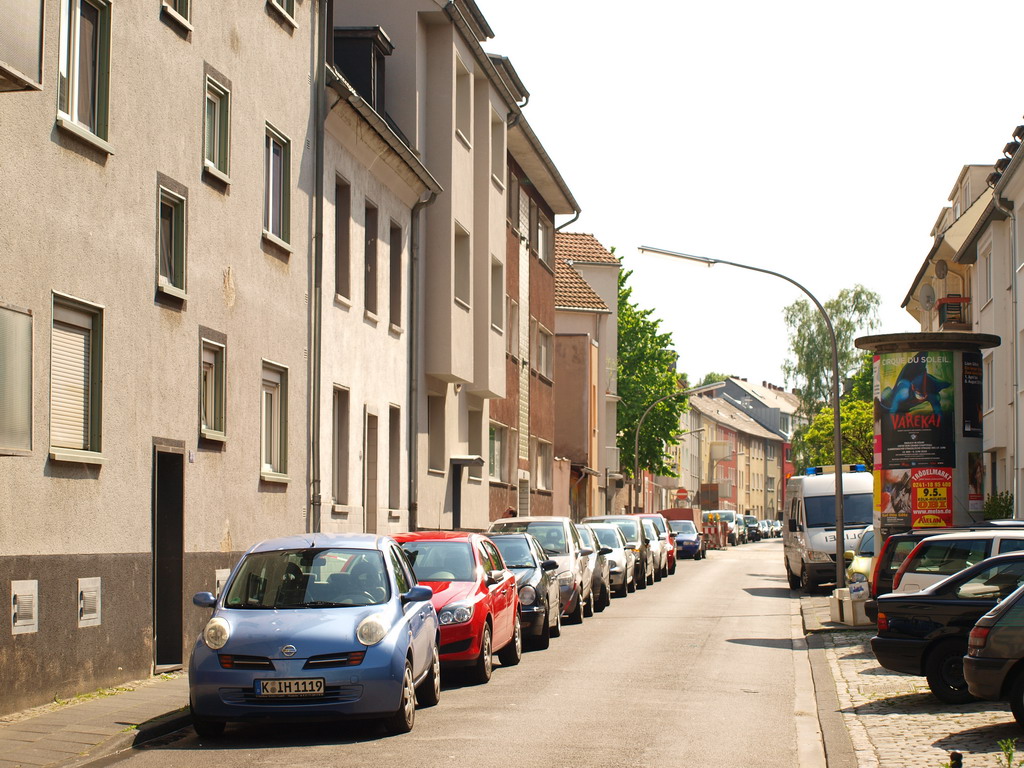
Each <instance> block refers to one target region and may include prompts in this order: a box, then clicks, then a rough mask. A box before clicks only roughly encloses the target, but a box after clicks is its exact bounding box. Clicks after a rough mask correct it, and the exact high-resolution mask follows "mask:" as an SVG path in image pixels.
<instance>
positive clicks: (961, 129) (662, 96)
mask: <svg viewBox="0 0 1024 768" xmlns="http://www.w3.org/2000/svg"><path fill="white" fill-rule="evenodd" d="M478 4H479V6H480V8H481V10H482V11H483V13H484V15H485V16H486V18H487V20H488V22H489V23H490V25H491V27H492V29H493V30H494V32H495V37H494V39H493V40H490V41H488V42H487V43H486V45H485V48H486V49H487V50H488V52H490V53H498V54H502V55H505V56H508V57H509V59H510V60H511V61H512V64H513V66H514V67H515V68H516V71H517V72H518V73H519V75H520V77H521V78H522V80H523V82H524V84H525V85H526V87H527V89H528V90H529V91H530V94H531V98H530V102H529V104H528V105H527V107H526V109H525V110H524V113H525V115H526V117H527V119H528V120H529V121H530V124H531V125H532V126H533V128H534V130H535V131H536V133H537V135H538V136H539V137H540V140H541V142H542V143H543V144H544V146H545V148H546V149H547V151H548V153H549V154H550V155H551V157H552V159H553V160H554V162H555V164H556V165H557V167H558V169H559V171H560V172H561V174H562V176H563V177H564V178H565V180H566V183H567V184H568V185H569V188H570V189H571V190H572V192H573V195H574V196H575V198H576V200H577V201H578V202H579V204H580V207H581V208H582V210H583V214H582V215H581V217H580V219H579V220H578V221H577V222H575V223H574V224H572V225H571V226H570V227H569V228H568V230H567V231H575V232H592V233H593V234H594V235H595V236H596V237H597V239H598V240H600V241H601V242H602V243H603V244H604V245H605V246H606V247H608V248H611V247H613V246H614V247H616V253H617V254H618V255H620V256H623V257H624V262H625V265H626V268H627V269H632V270H634V275H633V278H632V284H633V286H634V293H633V295H634V298H635V299H636V301H637V302H638V303H639V304H640V305H641V306H643V307H650V308H654V309H655V314H656V316H658V317H660V318H662V320H663V323H662V327H663V329H664V330H668V331H671V332H672V334H673V339H674V341H675V346H676V349H677V351H678V352H679V355H680V362H679V369H680V370H681V371H684V372H686V373H688V374H689V375H690V378H691V381H695V380H698V379H699V378H701V377H703V375H704V374H705V373H707V372H709V371H716V372H721V373H727V374H734V375H737V376H743V377H746V378H748V379H749V380H750V381H753V382H757V383H760V382H761V381H764V380H767V381H770V382H773V383H775V384H782V383H783V377H782V373H781V363H782V361H783V359H784V358H785V357H786V355H787V352H788V343H787V338H786V328H785V325H784V324H783V321H782V309H783V307H784V306H786V305H787V304H789V303H791V302H793V301H794V300H796V299H798V298H802V297H803V294H802V293H801V292H800V291H799V290H798V289H796V288H795V287H793V286H791V285H790V284H789V283H787V282H785V281H783V280H780V279H778V278H774V277H771V276H767V275H761V274H757V273H753V272H748V271H746V270H740V269H736V268H734V267H728V266H721V265H720V266H716V267H713V268H708V267H705V266H702V265H699V264H693V263H689V262H684V261H680V260H677V259H669V258H665V257H656V256H651V255H639V254H638V253H637V248H638V247H639V246H641V245H650V246H656V247H660V248H664V249H667V250H673V251H683V252H688V253H694V254H698V255H702V256H709V257H716V258H721V259H728V260H731V261H738V262H743V263H748V264H751V265H753V266H759V267H764V268H766V269H771V270H774V271H777V272H782V273H784V274H786V275H789V276H790V277H792V278H793V279H794V280H796V281H797V282H800V283H802V284H803V285H804V286H805V287H806V288H807V289H808V290H810V291H811V292H812V293H813V294H814V295H815V296H816V297H817V298H818V299H819V300H820V301H821V302H822V303H824V302H825V301H827V300H829V299H831V298H834V297H835V295H836V294H837V293H838V292H839V291H840V290H841V289H842V288H844V287H849V286H852V285H853V284H854V283H858V282H859V283H861V284H863V285H865V286H866V287H867V288H869V289H871V290H873V291H875V292H877V293H878V294H880V296H881V298H882V307H881V320H882V324H881V326H880V327H879V328H878V329H877V330H876V331H874V333H896V332H900V331H912V330H918V329H919V328H918V326H916V325H915V323H914V321H913V318H911V316H910V315H909V314H907V313H906V312H905V311H904V310H903V309H901V308H900V305H901V304H902V302H903V299H904V297H905V296H906V295H907V292H908V291H909V289H910V285H911V281H912V280H913V278H914V276H915V275H916V274H917V270H918V269H919V268H920V266H921V264H922V262H923V261H924V257H925V256H926V255H927V252H928V249H929V248H930V247H931V238H930V236H929V233H930V231H931V228H932V225H933V224H934V223H935V220H936V218H937V217H938V215H939V212H940V209H941V208H942V206H943V205H946V204H947V197H948V196H949V193H950V190H952V188H953V184H954V183H955V181H956V179H957V176H958V175H959V173H960V170H961V168H962V166H964V165H967V164H974V163H979V164H991V163H994V162H995V161H996V160H997V159H998V158H999V157H1000V156H1001V151H1002V148H1003V145H1004V144H1006V142H1008V141H1009V140H1010V134H1011V133H1012V132H1013V129H1014V128H1015V127H1016V126H1017V125H1018V124H1019V123H1022V122H1024V118H1022V117H1021V115H1022V112H1024V96H1022V95H1021V94H1018V93H1017V90H1018V89H1019V87H1020V82H1021V79H1020V77H1019V73H1018V72H1017V70H1018V68H1019V53H1018V52H1017V50H1016V45H1015V44H1014V43H1013V40H1014V39H1015V38H1014V35H1013V32H1012V30H1013V29H1014V28H1015V24H1014V21H1015V19H1016V18H1017V12H1018V11H1019V5H1018V4H1016V3H1009V2H993V1H988V0H978V1H976V2H973V3H965V2H962V0H961V1H960V2H946V0H927V1H925V0H898V1H895V2H894V1H893V0H887V1H886V2H878V1H877V0H867V2H861V3H857V4H849V3H838V2H830V0H815V1H814V2H791V1H789V0H782V1H781V2H772V3H769V2H764V0H758V1H751V0H734V2H717V1H716V0H700V1H699V2H693V1H688V0H636V1H635V2H632V3H630V2H610V1H609V0H587V1H586V2H584V1H583V0H478ZM565 220H566V219H564V218H561V217H560V218H559V219H558V221H556V224H561V223H563V222H564V221H565Z"/></svg>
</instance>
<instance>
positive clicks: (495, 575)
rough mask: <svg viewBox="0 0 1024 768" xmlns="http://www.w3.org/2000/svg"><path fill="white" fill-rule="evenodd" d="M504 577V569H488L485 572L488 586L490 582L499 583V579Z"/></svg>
mask: <svg viewBox="0 0 1024 768" xmlns="http://www.w3.org/2000/svg"><path fill="white" fill-rule="evenodd" d="M504 578H505V572H504V571H488V572H487V584H488V586H490V585H492V584H500V583H501V580H502V579H504Z"/></svg>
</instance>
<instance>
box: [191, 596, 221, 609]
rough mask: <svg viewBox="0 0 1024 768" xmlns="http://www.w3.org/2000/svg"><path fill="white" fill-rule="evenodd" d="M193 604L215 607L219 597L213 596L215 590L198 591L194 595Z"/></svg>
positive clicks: (201, 606) (202, 606)
mask: <svg viewBox="0 0 1024 768" xmlns="http://www.w3.org/2000/svg"><path fill="white" fill-rule="evenodd" d="M192 604H193V605H198V606H199V607H200V608H213V606H215V605H216V604H217V598H216V597H214V596H213V592H196V593H195V594H194V595H192Z"/></svg>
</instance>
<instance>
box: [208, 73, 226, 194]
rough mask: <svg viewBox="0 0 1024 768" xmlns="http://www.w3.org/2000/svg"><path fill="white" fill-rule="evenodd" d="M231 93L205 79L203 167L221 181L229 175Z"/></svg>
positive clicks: (217, 83)
mask: <svg viewBox="0 0 1024 768" xmlns="http://www.w3.org/2000/svg"><path fill="white" fill-rule="evenodd" d="M230 147H231V92H230V91H229V90H228V89H227V88H226V87H225V86H224V85H222V84H220V83H219V82H217V81H216V80H214V79H213V78H212V77H209V76H207V78H206V138H205V149H204V153H205V154H204V160H203V167H204V168H205V169H206V170H207V171H209V172H210V173H212V174H213V175H214V176H216V177H217V178H219V179H221V180H222V181H227V179H228V174H229V173H230V165H229V162H228V160H229V156H230V152H229V150H230Z"/></svg>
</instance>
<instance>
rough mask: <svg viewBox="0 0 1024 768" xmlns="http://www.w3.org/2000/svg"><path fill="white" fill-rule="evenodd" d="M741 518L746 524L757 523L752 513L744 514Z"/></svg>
mask: <svg viewBox="0 0 1024 768" xmlns="http://www.w3.org/2000/svg"><path fill="white" fill-rule="evenodd" d="M743 519H744V520H746V521H747V525H757V518H756V517H754V516H753V515H744V516H743Z"/></svg>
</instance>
